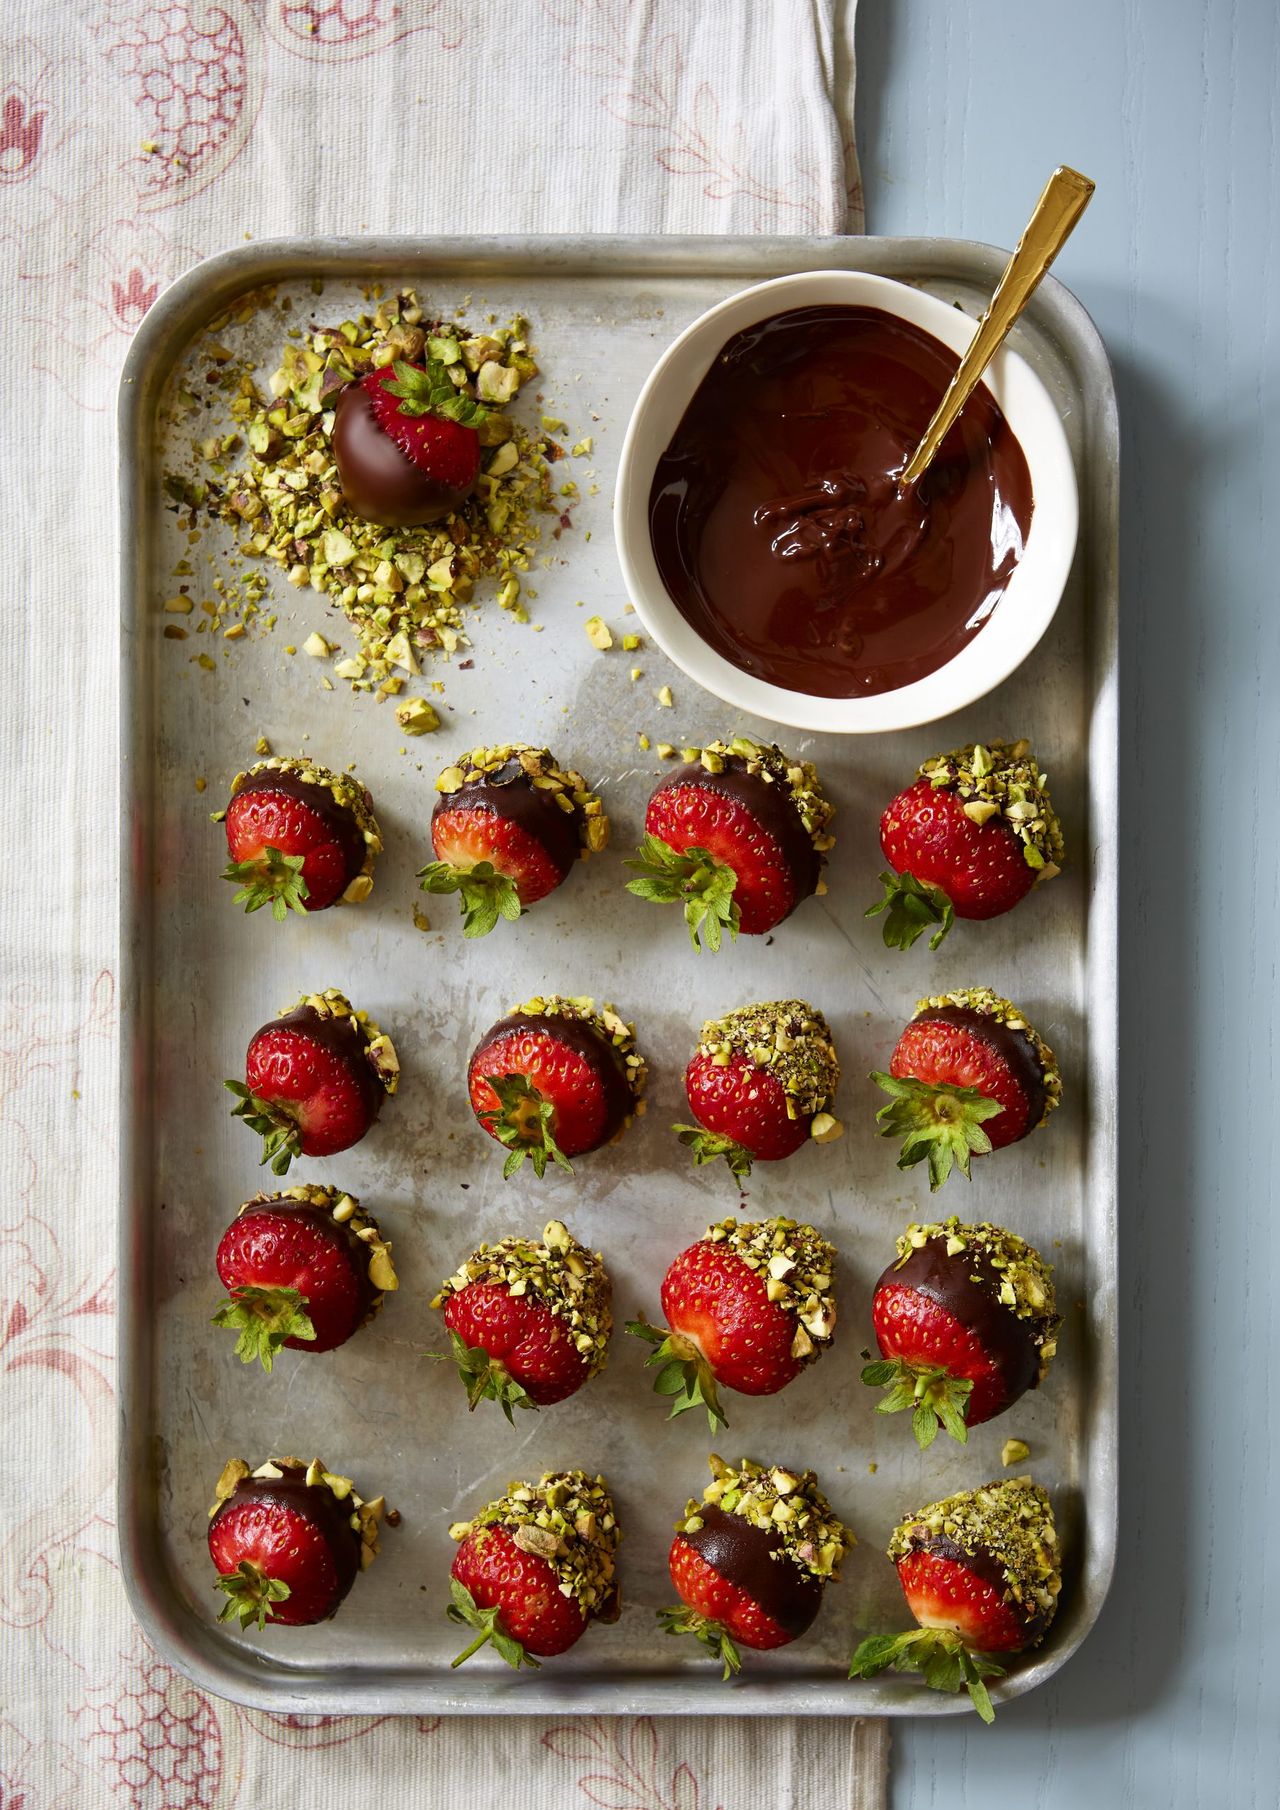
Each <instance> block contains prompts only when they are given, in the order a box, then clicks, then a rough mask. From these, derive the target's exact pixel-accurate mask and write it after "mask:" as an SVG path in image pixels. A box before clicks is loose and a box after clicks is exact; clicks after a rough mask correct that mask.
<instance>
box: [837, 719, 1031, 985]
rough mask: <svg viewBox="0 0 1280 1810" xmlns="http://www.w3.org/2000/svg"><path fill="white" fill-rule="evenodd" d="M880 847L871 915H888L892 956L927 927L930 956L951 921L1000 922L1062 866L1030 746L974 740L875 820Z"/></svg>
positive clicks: (928, 768) (937, 761) (931, 766)
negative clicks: (878, 895) (878, 887)
mask: <svg viewBox="0 0 1280 1810" xmlns="http://www.w3.org/2000/svg"><path fill="white" fill-rule="evenodd" d="M880 846H881V849H882V851H883V853H884V858H885V860H886V861H887V862H888V863H889V866H890V869H891V871H890V872H889V873H884V874H881V876H880V879H881V882H882V884H883V886H884V889H885V891H884V897H883V898H882V899H880V900H879V901H878V902H877V903H876V904H875V905H872V906H871V907H869V909H868V911H867V916H868V917H875V916H876V915H878V914H879V913H881V912H884V913H885V914H886V916H885V921H884V925H883V934H884V940H885V943H886V944H887V945H888V946H889V948H891V949H895V948H896V949H908V948H910V947H911V945H912V944H913V943H914V942H915V941H916V939H917V937H919V936H920V935H921V934H922V933H923V932H924V931H925V930H926V929H931V930H933V931H934V934H933V935H932V937H931V938H930V942H929V947H930V948H931V949H936V948H937V947H938V945H939V943H940V942H941V941H942V939H943V937H944V936H946V934H947V932H948V931H949V930H950V928H951V925H952V923H953V921H954V919H955V918H958V917H959V918H977V919H983V918H993V917H999V916H1000V915H1001V914H1002V913H1003V912H1006V911H1010V910H1012V908H1013V907H1014V906H1015V905H1017V904H1018V903H1019V902H1020V900H1022V899H1024V898H1025V897H1026V895H1027V893H1029V892H1030V891H1031V889H1032V887H1033V886H1035V885H1037V884H1039V882H1041V881H1042V880H1049V879H1052V878H1053V877H1054V876H1055V875H1056V874H1057V873H1058V872H1059V871H1060V869H1061V866H1062V862H1063V860H1064V858H1065V857H1064V853H1063V840H1062V826H1061V825H1060V823H1059V822H1058V817H1057V813H1056V812H1055V811H1054V808H1053V804H1052V802H1051V800H1050V797H1049V790H1048V781H1047V780H1046V778H1045V775H1044V774H1043V773H1042V772H1041V771H1040V769H1039V766H1038V764H1037V762H1036V760H1035V757H1034V756H1033V755H1032V752H1031V745H1030V743H1029V742H1026V741H1018V742H1003V741H992V742H988V743H985V744H983V743H981V742H974V743H971V744H970V745H969V746H968V747H967V748H958V749H956V750H955V752H954V753H951V754H939V755H936V756H935V757H934V758H933V759H932V760H927V761H926V762H925V763H924V765H923V766H922V767H921V768H920V777H919V778H918V779H917V780H916V782H915V783H914V785H911V786H908V787H907V789H906V791H905V792H900V793H899V794H898V796H897V797H896V798H895V799H893V801H892V802H891V803H890V805H889V806H888V808H887V810H886V811H885V813H884V816H883V817H882V818H881V820H880ZM935 926H936V929H935Z"/></svg>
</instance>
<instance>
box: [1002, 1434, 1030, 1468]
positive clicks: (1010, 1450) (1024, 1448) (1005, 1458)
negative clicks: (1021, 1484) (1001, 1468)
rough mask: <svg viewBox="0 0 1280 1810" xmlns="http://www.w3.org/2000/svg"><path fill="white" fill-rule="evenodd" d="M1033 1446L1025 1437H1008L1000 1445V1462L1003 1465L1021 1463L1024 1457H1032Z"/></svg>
mask: <svg viewBox="0 0 1280 1810" xmlns="http://www.w3.org/2000/svg"><path fill="white" fill-rule="evenodd" d="M1030 1456H1031V1447H1030V1446H1029V1445H1028V1444H1027V1442H1026V1440H1025V1439H1006V1440H1005V1442H1004V1444H1003V1445H1002V1446H1001V1447H1000V1462H1001V1464H1003V1465H1010V1464H1021V1463H1022V1461H1023V1459H1024V1458H1030Z"/></svg>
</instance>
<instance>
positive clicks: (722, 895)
mask: <svg viewBox="0 0 1280 1810" xmlns="http://www.w3.org/2000/svg"><path fill="white" fill-rule="evenodd" d="M636 856H637V858H636V860H634V861H628V862H627V866H628V867H630V868H634V869H635V871H636V872H637V873H638V874H639V875H640V876H641V877H640V878H639V879H638V880H628V882H627V891H628V892H631V893H634V894H635V896H636V897H637V898H638V899H648V900H649V901H650V902H651V903H652V904H655V905H677V904H680V905H683V906H684V921H685V923H686V924H687V925H688V926H689V941H690V942H691V943H692V944H693V946H694V948H695V949H696V950H698V951H699V953H701V951H702V950H703V949H708V950H710V952H711V953H712V954H713V955H714V954H715V952H716V951H717V950H718V949H719V947H720V940H721V935H722V932H723V931H724V930H726V929H727V930H728V932H729V936H730V939H731V940H732V941H735V942H736V941H737V937H738V925H739V924H740V923H741V921H742V913H741V911H740V910H739V909H738V904H737V901H736V900H735V898H734V896H733V890H734V887H735V886H736V885H737V884H738V876H737V874H736V873H735V872H734V870H733V869H732V868H731V867H729V866H727V865H726V864H725V863H724V862H723V861H717V860H716V858H715V856H714V855H712V854H710V853H709V852H708V851H707V850H706V849H705V848H689V849H686V850H685V851H684V853H683V854H681V853H680V852H679V851H678V850H676V849H674V848H672V846H671V844H670V843H669V842H664V841H663V840H662V838H661V837H660V836H646V837H645V839H644V841H643V843H642V844H641V846H640V847H639V849H637V851H636Z"/></svg>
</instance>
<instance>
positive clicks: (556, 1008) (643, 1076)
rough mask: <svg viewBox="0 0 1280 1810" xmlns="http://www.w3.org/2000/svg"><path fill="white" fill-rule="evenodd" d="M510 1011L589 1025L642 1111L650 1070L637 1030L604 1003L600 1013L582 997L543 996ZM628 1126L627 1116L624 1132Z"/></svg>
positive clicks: (579, 995) (591, 1000)
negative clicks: (613, 1056)
mask: <svg viewBox="0 0 1280 1810" xmlns="http://www.w3.org/2000/svg"><path fill="white" fill-rule="evenodd" d="M511 1009H512V1011H513V1012H525V1013H528V1014H529V1016H530V1017H533V1018H543V1017H546V1018H571V1019H575V1020H577V1022H578V1023H580V1024H589V1025H590V1026H591V1027H592V1029H593V1030H594V1031H595V1032H596V1033H597V1035H598V1036H600V1037H603V1039H604V1040H605V1042H606V1043H608V1044H611V1045H612V1046H613V1049H614V1050H615V1052H616V1053H617V1056H618V1058H619V1060H620V1061H621V1063H622V1065H623V1067H624V1069H625V1070H626V1077H627V1083H628V1085H629V1087H630V1089H631V1097H632V1099H633V1100H634V1101H635V1102H636V1110H637V1111H642V1110H643V1107H642V1104H641V1102H642V1099H643V1095H644V1090H645V1087H646V1085H647V1083H648V1079H649V1070H648V1067H647V1066H646V1064H645V1059H644V1057H643V1056H642V1055H641V1054H640V1052H639V1050H638V1049H637V1048H636V1027H635V1026H634V1025H633V1024H628V1023H627V1022H626V1020H625V1019H624V1018H621V1017H619V1015H618V1013H617V1012H616V1011H615V1010H614V1008H613V1007H612V1006H611V1005H610V1004H609V1002H608V1000H605V1001H604V1003H603V1004H602V1005H601V1007H600V1009H599V1011H597V1010H596V1002H595V1000H594V999H588V998H587V997H586V996H585V995H582V994H569V995H566V994H562V993H545V994H539V995H537V996H536V997H535V998H533V999H526V1000H523V1001H522V1002H521V1003H520V1004H519V1005H517V1006H513V1007H512V1008H511ZM630 1123H631V1114H630V1113H628V1115H627V1118H626V1121H625V1124H624V1126H623V1129H624V1130H625V1128H626V1125H629V1124H630Z"/></svg>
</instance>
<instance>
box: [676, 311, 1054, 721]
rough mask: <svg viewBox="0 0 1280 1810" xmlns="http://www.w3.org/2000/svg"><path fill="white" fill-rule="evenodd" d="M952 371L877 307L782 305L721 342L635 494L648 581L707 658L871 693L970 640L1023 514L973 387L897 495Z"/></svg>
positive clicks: (833, 694) (993, 417) (999, 434)
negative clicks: (647, 540) (640, 501)
mask: <svg viewBox="0 0 1280 1810" xmlns="http://www.w3.org/2000/svg"><path fill="white" fill-rule="evenodd" d="M958 362H959V358H958V355H957V354H956V353H955V352H952V351H951V350H950V349H949V348H948V347H946V346H944V345H943V344H942V343H941V341H939V340H936V339H934V338H933V336H932V334H929V333H925V332H924V331H923V330H922V329H921V328H919V327H915V326H912V325H911V324H910V323H909V322H907V321H903V320H900V319H899V318H898V317H897V316H896V315H892V314H886V313H885V312H884V311H883V310H882V309H879V308H841V307H814V308H796V309H792V310H790V311H789V312H787V313H785V314H777V315H773V316H772V317H771V318H770V319H768V320H763V321H759V322H757V323H756V325H754V326H752V327H748V328H746V329H745V330H744V331H743V332H741V333H736V334H734V336H733V337H732V338H731V339H730V340H729V341H728V342H727V344H726V345H725V346H724V347H723V349H722V350H721V352H720V353H719V355H718V356H717V358H716V360H715V363H714V364H713V365H712V367H711V369H710V370H709V371H708V373H707V375H706V376H705V377H704V378H703V380H702V383H701V384H700V385H699V387H698V389H697V391H696V392H695V394H694V396H693V399H692V401H691V402H690V404H689V406H688V408H687V409H686V411H685V414H684V418H683V419H682V421H681V422H680V425H679V427H678V428H677V429H676V432H675V435H674V436H673V438H672V441H671V444H670V445H669V446H668V447H667V450H666V451H665V452H664V453H663V455H662V457H661V459H660V460H659V461H658V465H657V469H656V470H655V472H654V478H653V487H652V490H651V491H650V496H649V532H650V537H651V539H652V543H653V551H654V557H655V559H656V561H657V565H658V570H659V573H660V574H661V577H662V581H663V583H664V584H665V586H666V588H667V590H668V592H669V593H670V595H671V598H672V600H673V602H674V603H675V605H676V607H677V609H678V610H679V611H680V613H681V615H682V616H683V617H684V618H685V620H686V621H687V622H688V623H689V624H690V626H691V627H693V628H694V629H695V630H696V631H697V633H698V634H699V635H700V636H701V637H702V638H703V640H704V641H706V642H707V643H708V644H709V645H710V646H711V647H712V648H714V649H715V651H716V652H717V653H719V654H720V655H722V656H723V658H725V659H726V660H728V661H730V662H731V663H732V664H733V665H734V666H737V667H739V668H741V669H742V670H743V671H744V672H749V673H751V674H753V675H754V676H755V677H757V678H759V679H763V680H765V681H767V682H768V683H769V684H772V685H780V686H783V687H785V688H787V689H788V690H792V691H801V692H807V693H809V694H810V695H811V696H815V697H828V698H843V697H869V696H873V695H875V694H876V693H878V692H885V691H894V690H897V689H898V688H899V687H900V686H903V685H909V684H911V683H912V682H913V681H915V680H916V679H922V678H924V677H925V676H926V675H927V674H929V673H931V672H935V671H936V670H937V669H938V667H940V666H944V665H946V663H947V661H949V660H951V659H953V658H954V657H955V655H956V654H958V653H959V652H960V650H961V649H962V648H963V647H964V646H965V645H966V643H967V642H968V641H970V640H971V639H972V637H973V636H974V635H976V634H978V633H980V632H981V630H982V627H983V624H984V623H985V622H986V621H987V620H988V619H989V618H990V615H991V612H992V611H993V610H994V609H995V607H996V605H997V604H998V603H999V601H1000V598H1001V597H1002V596H1003V594H1004V591H1005V588H1006V586H1007V585H1008V583H1009V580H1010V578H1011V577H1012V575H1013V571H1014V568H1015V567H1016V566H1017V563H1018V560H1019V559H1020V558H1021V556H1022V551H1023V547H1024V546H1025V544H1026V538H1027V533H1028V530H1029V528H1030V524H1031V515H1032V508H1033V503H1032V494H1031V474H1030V472H1029V470H1028V468H1027V461H1026V458H1025V456H1024V454H1023V451H1022V448H1021V446H1020V445H1019V444H1018V442H1017V440H1016V438H1015V437H1014V434H1013V431H1012V429H1011V428H1010V426H1009V424H1008V422H1007V421H1006V420H1005V418H1004V416H1003V415H1002V414H1001V412H1000V410H999V408H998V407H997V406H996V403H995V401H994V399H993V398H992V395H991V392H990V391H989V390H988V389H987V388H986V386H985V385H979V387H978V388H977V390H975V392H974V394H973V396H972V397H971V398H970V400H969V402H968V403H967V404H966V406H965V408H964V410H963V412H962V414H961V416H960V418H959V420H958V421H957V423H956V425H955V426H954V427H953V428H952V430H951V432H950V433H949V434H948V435H947V437H946V439H945V440H944V441H943V443H942V446H941V447H940V448H939V451H938V453H937V455H936V457H935V458H934V461H933V463H932V465H931V466H930V467H929V470H928V471H927V472H926V473H925V475H924V477H923V479H922V480H921V481H920V483H919V484H918V485H916V486H915V487H914V488H913V489H912V490H910V491H906V492H902V491H899V489H898V486H897V474H898V473H899V472H900V471H901V470H902V468H903V467H904V466H905V464H906V462H907V460H908V459H909V458H910V456H911V454H912V452H913V451H914V450H915V447H916V445H917V443H918V441H919V439H920V436H921V434H922V433H923V432H924V429H925V427H926V426H927V425H928V422H929V418H930V416H931V415H932V414H933V411H934V408H935V407H936V406H937V403H938V400H939V398H940V397H941V395H942V392H943V391H944V390H945V388H946V386H947V384H948V382H949V381H950V379H951V377H952V375H953V373H954V371H955V368H956V365H957V364H958Z"/></svg>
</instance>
